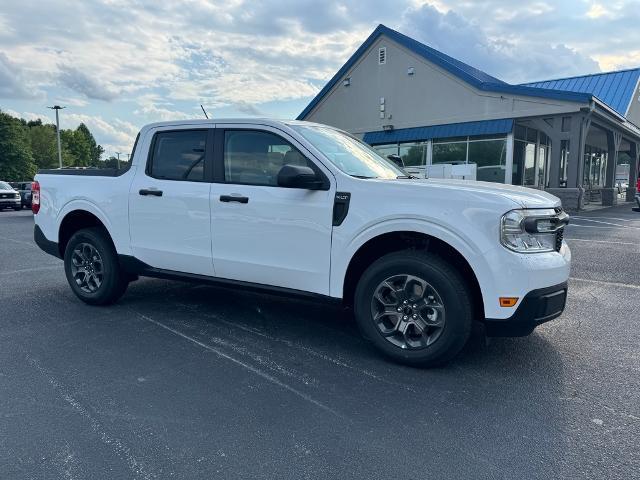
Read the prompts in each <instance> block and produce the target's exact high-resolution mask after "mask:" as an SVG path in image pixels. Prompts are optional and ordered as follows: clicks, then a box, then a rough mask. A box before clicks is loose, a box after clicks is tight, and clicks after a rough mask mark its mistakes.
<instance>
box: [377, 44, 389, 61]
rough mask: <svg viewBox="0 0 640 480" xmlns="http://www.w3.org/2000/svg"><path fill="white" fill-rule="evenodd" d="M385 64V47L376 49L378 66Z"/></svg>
mask: <svg viewBox="0 0 640 480" xmlns="http://www.w3.org/2000/svg"><path fill="white" fill-rule="evenodd" d="M385 63H387V47H380V48H379V49H378V65H384V64H385Z"/></svg>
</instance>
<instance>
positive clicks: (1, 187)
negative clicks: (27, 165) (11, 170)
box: [0, 182, 13, 190]
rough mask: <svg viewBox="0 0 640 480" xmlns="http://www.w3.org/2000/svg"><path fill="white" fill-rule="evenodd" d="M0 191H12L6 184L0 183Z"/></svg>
mask: <svg viewBox="0 0 640 480" xmlns="http://www.w3.org/2000/svg"><path fill="white" fill-rule="evenodd" d="M0 190H13V188H11V185H9V184H8V183H7V182H0Z"/></svg>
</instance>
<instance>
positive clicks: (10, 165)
mask: <svg viewBox="0 0 640 480" xmlns="http://www.w3.org/2000/svg"><path fill="white" fill-rule="evenodd" d="M35 173H36V165H35V163H34V162H33V154H32V151H31V142H30V141H29V134H28V129H27V128H25V126H24V125H23V124H22V123H21V122H20V120H18V119H17V118H14V117H12V116H11V115H8V114H6V113H3V112H0V178H2V179H3V180H8V181H19V180H24V179H25V178H26V179H29V178H33V176H34V175H35Z"/></svg>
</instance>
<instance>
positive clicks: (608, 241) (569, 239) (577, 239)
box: [565, 237, 640, 246]
mask: <svg viewBox="0 0 640 480" xmlns="http://www.w3.org/2000/svg"><path fill="white" fill-rule="evenodd" d="M565 240H566V241H567V242H573V241H575V242H593V243H613V244H615V245H637V246H640V243H633V242H613V241H611V240H591V239H589V238H567V237H565Z"/></svg>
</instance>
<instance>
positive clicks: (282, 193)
mask: <svg viewBox="0 0 640 480" xmlns="http://www.w3.org/2000/svg"><path fill="white" fill-rule="evenodd" d="M32 204H33V211H34V213H35V233H34V235H35V241H36V242H37V244H38V245H39V246H40V247H41V248H42V249H43V250H44V251H46V252H48V253H50V254H52V255H55V256H57V257H59V258H63V259H64V266H65V272H66V276H67V279H68V281H69V284H70V285H71V288H72V290H73V292H74V293H75V294H76V295H77V296H78V297H79V298H80V299H81V300H83V301H84V302H86V303H89V304H95V305H104V304H109V303H112V302H115V301H116V300H117V299H118V298H119V297H120V296H121V295H122V294H123V293H124V292H125V290H126V288H127V285H128V284H129V282H131V281H133V280H135V279H136V278H138V276H141V275H142V276H151V277H162V278H175V279H183V280H192V281H194V280H195V281H202V282H209V283H213V284H218V285H224V286H230V287H233V288H236V287H237V288H239V287H249V288H258V289H260V290H266V291H269V292H276V293H285V294H292V295H293V294H295V295H301V294H302V295H310V296H314V297H321V298H323V299H332V300H338V301H342V302H344V303H345V304H346V305H349V306H352V307H353V309H354V312H355V317H356V319H357V322H358V324H359V326H360V328H361V331H362V333H363V334H364V336H365V337H366V338H368V339H369V340H370V341H371V343H372V344H373V345H374V346H376V347H377V348H378V349H379V350H380V351H381V352H383V353H384V354H386V355H387V356H389V357H391V358H392V359H395V360H397V361H400V362H403V363H406V364H411V365H422V366H426V365H434V364H439V363H443V362H445V361H447V360H449V359H451V358H452V357H453V356H454V355H456V354H457V353H458V352H459V351H460V349H461V348H462V347H463V346H464V344H465V342H466V341H467V339H468V337H469V333H470V330H471V325H472V322H473V321H474V320H478V321H481V322H483V323H484V324H485V325H486V331H487V333H488V334H489V335H494V336H496V335H498V336H520V335H527V334H529V333H531V332H532V331H533V329H534V328H535V327H536V326H537V325H539V324H540V323H542V322H545V321H548V320H551V319H553V318H556V317H557V316H559V315H560V314H561V313H562V311H563V309H564V306H565V300H566V295H567V280H568V277H569V268H570V263H571V253H570V251H569V248H568V247H567V245H566V243H565V242H563V239H562V236H563V229H564V226H565V225H566V223H567V221H568V216H567V214H566V213H565V212H564V211H563V210H562V208H561V205H560V201H559V200H558V199H557V198H556V197H554V196H552V195H549V194H547V193H545V192H542V191H538V190H532V189H527V188H521V187H514V186H508V185H499V184H492V183H483V182H472V181H463V180H462V181H461V180H458V181H456V180H430V179H415V178H412V177H411V176H409V175H407V174H406V172H404V171H403V170H401V169H400V168H398V167H396V166H395V165H393V164H392V163H391V162H390V161H388V160H387V159H384V158H382V157H380V156H379V155H378V154H377V153H376V152H375V151H373V150H372V149H371V148H369V147H368V146H367V145H365V144H363V143H362V142H360V141H359V140H357V139H355V138H354V137H352V136H351V135H349V134H347V133H345V132H342V131H340V130H337V129H335V128H332V127H328V126H324V125H318V124H312V123H306V122H297V121H291V122H288V121H273V120H256V119H251V120H236V119H232V120H206V121H199V120H193V121H180V122H163V123H156V124H152V125H147V126H145V127H144V128H143V129H142V130H141V132H140V133H139V135H138V138H137V139H136V143H135V146H134V153H133V155H132V160H131V163H130V167H129V168H128V169H127V170H47V171H41V172H39V173H38V175H37V177H36V181H35V182H34V184H33V201H32Z"/></svg>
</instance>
